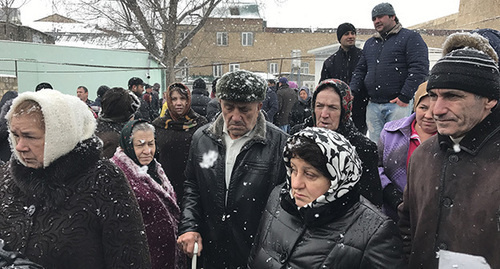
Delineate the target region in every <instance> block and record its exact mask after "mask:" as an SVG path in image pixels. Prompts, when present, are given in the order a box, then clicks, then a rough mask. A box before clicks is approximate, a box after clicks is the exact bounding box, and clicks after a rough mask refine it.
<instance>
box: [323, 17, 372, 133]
mask: <svg viewBox="0 0 500 269" xmlns="http://www.w3.org/2000/svg"><path fill="white" fill-rule="evenodd" d="M337 39H338V41H339V43H340V47H339V50H338V51H337V52H335V53H334V54H332V55H331V56H330V57H328V58H327V59H326V60H325V62H324V63H323V68H322V69H321V78H320V80H319V82H321V81H323V80H325V79H327V78H336V79H340V80H342V81H344V82H345V83H347V85H349V83H350V82H351V77H352V73H353V72H354V68H356V64H357V63H358V61H359V58H360V57H361V53H362V50H361V49H360V48H358V47H356V28H355V27H354V25H352V24H350V23H348V22H346V23H342V24H341V25H339V27H337ZM361 93H364V91H362V92H361ZM367 104H368V99H367V98H366V97H359V98H356V99H354V101H353V104H352V121H353V122H354V125H355V126H356V128H358V130H359V131H360V132H361V133H363V134H366V130H367V129H366V105H367Z"/></svg>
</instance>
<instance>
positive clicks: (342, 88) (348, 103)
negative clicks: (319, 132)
mask: <svg viewBox="0 0 500 269" xmlns="http://www.w3.org/2000/svg"><path fill="white" fill-rule="evenodd" d="M328 87H332V88H333V89H335V92H336V93H337V94H338V95H339V96H340V107H341V114H340V125H345V124H346V123H347V122H348V121H349V118H350V117H351V112H352V100H353V96H352V93H351V89H350V88H349V86H348V85H347V84H346V83H345V82H343V81H342V80H340V79H325V80H323V81H321V82H320V83H319V84H318V86H316V89H315V90H314V93H313V97H312V103H311V105H312V116H313V117H312V119H313V121H314V126H316V114H315V113H314V103H316V97H317V96H318V93H320V92H321V91H323V90H324V89H326V88H328Z"/></svg>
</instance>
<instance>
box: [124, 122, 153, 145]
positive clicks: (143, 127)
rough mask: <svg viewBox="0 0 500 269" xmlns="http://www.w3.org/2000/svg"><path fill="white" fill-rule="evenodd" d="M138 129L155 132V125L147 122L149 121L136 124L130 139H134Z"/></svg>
mask: <svg viewBox="0 0 500 269" xmlns="http://www.w3.org/2000/svg"><path fill="white" fill-rule="evenodd" d="M137 131H144V132H147V131H151V132H153V134H154V133H155V127H154V126H153V125H151V124H150V123H147V122H141V123H139V124H136V125H135V126H134V128H132V134H131V135H130V141H133V140H134V134H135V133H136V132H137Z"/></svg>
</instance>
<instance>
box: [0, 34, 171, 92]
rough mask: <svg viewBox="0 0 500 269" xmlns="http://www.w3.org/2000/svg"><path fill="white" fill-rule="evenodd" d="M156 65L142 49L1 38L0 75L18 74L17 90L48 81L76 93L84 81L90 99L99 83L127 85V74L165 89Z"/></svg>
mask: <svg viewBox="0 0 500 269" xmlns="http://www.w3.org/2000/svg"><path fill="white" fill-rule="evenodd" d="M74 64H77V65H82V66H76V65H74ZM85 65H92V66H85ZM95 66H99V67H95ZM159 66H160V65H159V64H158V63H157V62H156V61H155V60H153V59H151V58H149V53H147V52H142V51H141V52H139V51H126V50H107V49H90V48H78V47H65V46H57V45H47V44H35V43H24V42H12V41H0V75H11V76H17V78H18V85H19V92H20V93H21V92H25V91H34V89H35V87H36V85H37V84H38V83H40V82H49V83H50V84H51V85H52V86H53V87H54V89H56V90H59V91H61V92H63V93H66V94H72V95H75V96H76V89H77V87H78V86H80V85H84V86H86V87H87V88H88V89H89V99H91V100H94V99H95V98H96V92H97V88H98V87H99V86H100V85H107V86H109V87H115V86H120V87H123V88H127V82H128V80H129V78H131V77H134V76H136V77H140V78H142V79H143V80H144V82H146V83H149V84H154V83H155V82H158V83H160V84H161V85H162V89H165V87H164V84H165V82H164V81H165V78H164V76H163V75H162V73H163V72H162V70H161V69H158V67H159ZM113 67H119V68H113ZM132 68H133V69H132ZM138 68H153V69H144V70H143V69H138ZM155 68H156V69H155ZM16 69H17V71H16ZM147 74H149V76H150V78H149V79H148V78H147Z"/></svg>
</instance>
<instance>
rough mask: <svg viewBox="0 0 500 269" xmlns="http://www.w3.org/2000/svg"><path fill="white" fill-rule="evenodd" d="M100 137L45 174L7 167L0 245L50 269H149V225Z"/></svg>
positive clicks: (1, 186)
mask: <svg viewBox="0 0 500 269" xmlns="http://www.w3.org/2000/svg"><path fill="white" fill-rule="evenodd" d="M100 154H101V148H100V146H99V141H98V139H97V138H96V137H93V138H90V139H87V140H84V141H83V142H80V143H79V144H78V145H77V146H76V147H75V148H74V149H73V150H72V151H70V152H69V153H67V154H66V155H64V156H62V157H59V158H58V159H56V160H55V161H53V162H52V163H51V164H50V165H49V166H48V167H46V168H44V169H32V168H28V167H25V166H24V165H22V164H21V163H19V162H18V161H17V160H16V159H14V158H13V159H12V160H11V161H10V162H9V163H8V164H7V165H5V166H3V167H2V168H1V171H0V173H1V174H2V180H0V203H1V206H0V238H2V239H4V240H5V242H6V247H7V248H8V249H11V250H15V251H20V252H22V253H23V254H25V255H26V257H27V258H29V259H30V260H31V261H33V262H36V263H39V264H41V265H43V266H44V267H45V268H51V269H57V268H150V267H151V262H150V258H149V250H148V245H147V239H146V235H145V232H144V224H143V221H142V217H141V212H140V210H139V205H138V204H137V200H136V198H135V197H134V193H133V192H132V189H131V188H130V185H129V184H128V182H127V179H126V178H125V176H124V175H123V173H122V172H121V170H120V169H118V168H117V167H116V166H115V165H113V164H112V163H111V162H110V161H109V160H104V159H101V158H100Z"/></svg>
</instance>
